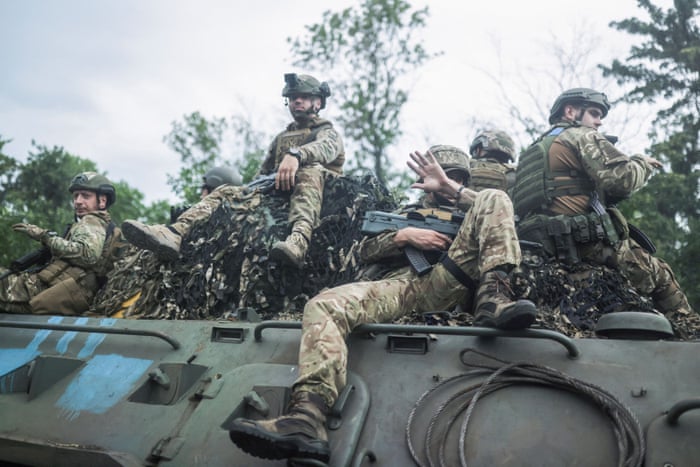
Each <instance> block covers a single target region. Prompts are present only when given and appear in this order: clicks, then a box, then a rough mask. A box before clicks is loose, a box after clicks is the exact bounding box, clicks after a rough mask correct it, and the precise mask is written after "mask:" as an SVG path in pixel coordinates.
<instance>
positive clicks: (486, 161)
mask: <svg viewBox="0 0 700 467" xmlns="http://www.w3.org/2000/svg"><path fill="white" fill-rule="evenodd" d="M469 154H471V156H472V159H471V161H470V163H469V169H470V172H471V179H470V182H469V188H471V189H472V190H474V191H481V190H484V189H486V188H493V189H495V190H502V191H505V192H507V193H510V190H511V189H512V188H513V185H514V184H515V165H514V164H513V163H512V162H513V161H514V160H515V143H514V142H513V140H512V139H511V137H510V136H509V135H508V134H507V133H506V132H505V131H501V130H486V131H482V132H480V133H479V134H478V135H477V136H476V137H475V138H474V140H473V141H472V143H471V145H470V146H469Z"/></svg>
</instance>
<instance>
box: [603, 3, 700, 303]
mask: <svg viewBox="0 0 700 467" xmlns="http://www.w3.org/2000/svg"><path fill="white" fill-rule="evenodd" d="M637 3H638V4H639V6H640V7H641V8H643V9H644V10H646V12H647V13H648V14H649V17H650V20H649V21H646V22H645V21H642V20H641V19H638V18H629V19H625V20H622V21H614V22H612V23H611V24H610V25H611V27H614V28H616V29H618V30H621V31H625V32H627V33H629V34H634V35H638V36H641V37H643V38H644V39H645V41H644V42H643V43H641V44H640V45H636V46H633V47H632V48H631V49H630V53H629V56H628V57H627V58H626V59H625V60H615V61H613V62H612V65H610V66H604V65H601V69H602V70H603V73H604V75H605V76H611V77H614V78H615V79H616V80H617V82H618V83H619V84H620V85H627V86H628V88H629V90H628V91H627V93H626V94H625V100H626V101H627V102H629V103H632V104H636V103H646V102H650V101H651V102H656V103H658V104H659V105H661V106H662V107H663V108H662V109H661V110H659V111H658V113H657V115H656V119H655V120H654V126H653V129H652V130H651V131H650V133H649V138H650V140H651V141H652V146H651V148H650V154H651V155H652V156H653V157H655V158H657V159H659V160H661V161H662V162H664V164H665V169H664V170H663V171H662V172H661V173H659V174H657V175H655V176H654V177H653V178H652V179H651V180H650V182H649V184H648V185H647V186H646V187H645V188H644V189H643V190H641V191H640V192H639V193H637V194H635V196H634V197H632V198H631V199H630V200H628V201H626V202H625V203H623V204H622V206H621V208H622V210H623V212H624V213H625V214H626V215H627V216H628V218H629V219H631V220H632V221H633V222H635V223H637V224H639V226H640V227H642V228H643V229H644V230H645V231H647V233H648V234H650V236H651V237H652V238H654V240H655V241H656V242H657V244H658V247H659V252H658V255H659V256H661V257H663V258H665V259H667V260H668V261H669V263H671V264H672V265H673V267H674V271H675V273H676V275H677V276H678V279H679V282H680V283H681V285H682V286H683V287H684V290H685V292H686V294H687V295H688V298H689V300H690V302H691V304H692V305H693V307H694V309H695V310H696V311H698V310H700V270H698V268H697V264H696V262H697V258H699V257H700V239H699V238H698V237H699V236H700V220H699V218H700V216H699V215H700V200H699V199H698V198H699V194H700V193H698V192H699V191H700V188H699V187H700V171H699V170H698V168H699V167H700V79H699V77H700V29H699V24H698V17H699V15H700V4H699V2H698V0H675V1H674V8H670V9H668V10H665V11H664V10H663V9H661V8H658V7H656V6H654V5H653V4H652V3H651V1H649V0H638V2H637Z"/></svg>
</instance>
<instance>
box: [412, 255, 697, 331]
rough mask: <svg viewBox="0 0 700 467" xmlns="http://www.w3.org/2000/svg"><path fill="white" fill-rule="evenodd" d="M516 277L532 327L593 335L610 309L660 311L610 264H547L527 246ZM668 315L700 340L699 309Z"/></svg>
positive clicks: (452, 315) (443, 321)
mask: <svg viewBox="0 0 700 467" xmlns="http://www.w3.org/2000/svg"><path fill="white" fill-rule="evenodd" d="M513 278H514V281H513V290H514V292H515V294H516V296H517V297H518V298H527V299H529V300H532V301H533V302H534V303H535V304H536V305H537V309H538V315H537V321H536V322H535V324H533V327H536V328H541V329H549V330H553V331H558V332H561V333H562V334H565V335H567V336H570V337H594V336H595V331H594V330H595V325H596V323H597V322H598V319H599V318H600V317H601V316H602V315H604V314H606V313H611V312H616V311H639V312H646V313H657V312H656V311H655V310H654V306H653V303H652V302H651V300H650V299H649V298H648V297H645V296H642V295H639V294H638V293H637V292H636V291H635V290H634V289H633V287H632V286H631V285H630V283H629V281H628V280H627V279H626V278H625V277H624V276H623V275H622V274H620V273H619V272H617V271H615V270H614V269H611V268H609V267H606V266H600V265H591V264H587V263H580V264H577V265H574V266H570V265H566V264H563V263H559V262H551V263H545V262H543V261H542V259H541V258H540V257H539V256H538V255H537V254H535V253H533V252H530V251H527V250H523V263H522V265H521V267H520V268H519V269H518V270H516V271H515V272H514V273H513ZM666 318H668V319H669V321H670V322H671V325H672V326H673V330H674V332H675V334H676V336H678V337H679V338H682V339H699V338H700V315H698V314H697V313H691V314H681V313H674V314H672V315H671V316H668V315H667V316H666ZM472 319H473V317H472V315H471V314H470V313H466V312H464V311H463V310H462V309H461V308H460V307H458V308H457V309H456V310H454V311H452V312H449V313H448V312H438V313H426V314H424V315H423V316H420V317H417V316H409V317H406V318H404V319H403V320H402V322H404V323H410V322H421V323H427V324H438V325H452V326H455V325H460V326H469V325H471V324H472Z"/></svg>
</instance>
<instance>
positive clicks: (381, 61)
mask: <svg viewBox="0 0 700 467" xmlns="http://www.w3.org/2000/svg"><path fill="white" fill-rule="evenodd" d="M427 17H428V8H427V7H425V8H423V9H420V10H411V5H410V4H409V3H408V2H406V1H404V0H364V1H363V2H362V3H361V4H360V5H359V6H358V7H350V8H346V9H345V10H342V11H341V12H338V13H334V12H331V11H325V12H324V13H323V18H322V20H321V21H320V22H319V23H317V24H313V25H310V26H306V31H307V34H306V36H304V37H302V38H296V39H292V38H288V39H287V41H288V42H289V43H290V44H291V50H292V53H293V55H294V56H296V57H297V59H296V60H295V61H294V65H295V66H300V67H304V68H305V69H309V70H310V71H320V70H323V71H326V70H333V74H332V76H330V78H332V83H333V89H331V92H334V93H335V94H336V95H338V96H339V97H340V110H341V112H340V116H339V117H337V118H336V121H337V122H338V123H339V126H340V128H342V129H343V131H344V133H345V136H346V139H347V140H348V143H350V144H347V145H346V146H348V147H351V146H353V147H355V148H356V149H355V150H354V152H353V157H351V158H348V162H347V164H348V165H349V167H347V169H349V170H347V171H348V172H350V173H352V172H356V171H361V170H364V169H365V168H366V167H373V168H374V172H375V174H376V175H377V177H378V178H379V180H381V181H382V182H393V183H394V184H397V183H400V182H401V178H402V177H401V174H398V175H390V174H389V172H388V168H389V167H390V161H389V159H388V156H387V149H388V148H389V147H390V146H391V145H392V144H394V143H395V142H396V141H397V140H398V138H399V137H400V136H401V127H400V121H399V116H400V112H401V108H402V107H403V105H404V103H405V102H406V100H407V98H408V91H407V90H406V89H405V88H403V87H401V86H400V83H399V81H400V79H401V77H402V76H404V75H406V74H407V73H408V72H409V71H412V70H414V69H415V68H417V67H419V66H420V65H422V64H423V63H424V62H425V61H427V60H428V59H430V58H431V57H433V56H435V55H434V54H430V53H428V52H427V51H426V50H425V49H424V48H423V46H422V45H421V41H420V36H419V34H418V32H419V30H420V29H421V28H423V27H425V25H426V18H427ZM404 178H405V177H404Z"/></svg>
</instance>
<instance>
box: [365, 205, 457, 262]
mask: <svg viewBox="0 0 700 467" xmlns="http://www.w3.org/2000/svg"><path fill="white" fill-rule="evenodd" d="M463 220H464V215H463V214H457V213H452V214H451V215H450V218H449V219H442V218H440V217H438V216H436V215H434V214H428V215H423V214H421V213H420V212H415V211H414V212H409V213H408V214H407V215H405V216H404V215H401V214H392V213H389V212H382V211H367V212H366V213H365V214H364V216H363V217H362V227H361V229H360V230H361V232H362V234H363V235H376V234H378V233H381V232H386V231H396V230H400V229H403V228H404V227H417V228H419V229H430V230H435V231H436V232H440V233H443V234H445V235H448V236H450V237H451V238H454V237H456V236H457V232H458V231H459V228H460V226H461V225H462V221H463ZM404 253H405V254H406V257H407V258H408V261H409V262H410V263H411V266H412V267H413V269H414V270H415V271H416V273H417V274H418V275H419V276H422V275H424V274H426V273H428V272H430V270H431V269H432V268H433V266H432V264H430V261H428V259H427V258H426V257H425V253H426V252H425V251H421V250H419V249H418V248H416V247H414V246H411V245H408V246H406V247H405V248H404Z"/></svg>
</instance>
